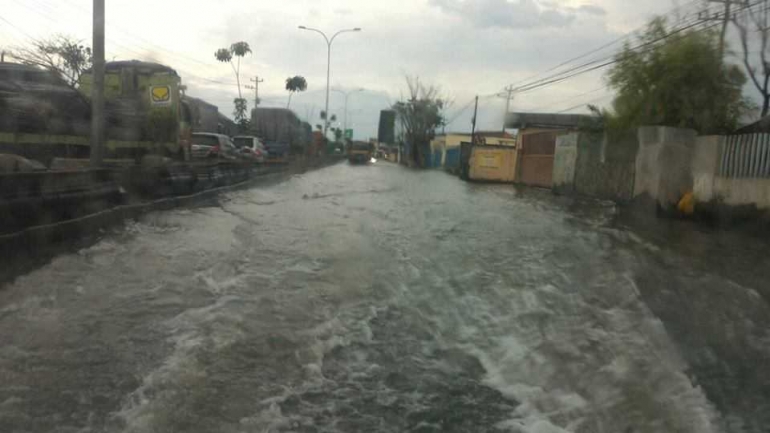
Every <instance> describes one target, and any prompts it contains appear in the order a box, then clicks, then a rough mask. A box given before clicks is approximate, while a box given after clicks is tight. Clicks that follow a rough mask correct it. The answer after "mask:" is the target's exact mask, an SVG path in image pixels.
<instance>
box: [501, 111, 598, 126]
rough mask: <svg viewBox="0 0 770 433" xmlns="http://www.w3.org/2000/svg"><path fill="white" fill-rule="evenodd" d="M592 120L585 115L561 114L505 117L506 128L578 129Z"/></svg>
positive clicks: (509, 114)
mask: <svg viewBox="0 0 770 433" xmlns="http://www.w3.org/2000/svg"><path fill="white" fill-rule="evenodd" d="M589 120H591V116H588V115H585V114H559V113H508V114H507V115H506V116H505V127H506V128H517V129H524V128H546V129H551V128H552V129H563V128H577V127H578V126H580V125H581V124H582V123H583V122H585V121H589Z"/></svg>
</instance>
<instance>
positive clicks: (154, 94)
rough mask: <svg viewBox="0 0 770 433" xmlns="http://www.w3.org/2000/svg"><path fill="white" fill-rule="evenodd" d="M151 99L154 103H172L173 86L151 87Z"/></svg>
mask: <svg viewBox="0 0 770 433" xmlns="http://www.w3.org/2000/svg"><path fill="white" fill-rule="evenodd" d="M150 101H151V102H152V105H169V104H170V103H171V87H169V86H152V87H150Z"/></svg>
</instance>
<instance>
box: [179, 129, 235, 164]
mask: <svg viewBox="0 0 770 433" xmlns="http://www.w3.org/2000/svg"><path fill="white" fill-rule="evenodd" d="M190 149H191V154H192V157H193V159H205V158H216V159H228V160H235V159H238V151H237V149H236V148H235V144H234V143H233V141H232V140H230V137H228V136H226V135H223V134H213V133H209V132H196V133H194V134H193V135H192V145H191V146H190Z"/></svg>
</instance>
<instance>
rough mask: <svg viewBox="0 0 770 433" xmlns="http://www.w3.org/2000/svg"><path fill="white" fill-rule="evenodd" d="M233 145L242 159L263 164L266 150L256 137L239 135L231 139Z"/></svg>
mask: <svg viewBox="0 0 770 433" xmlns="http://www.w3.org/2000/svg"><path fill="white" fill-rule="evenodd" d="M233 143H235V147H236V148H238V153H239V154H240V155H241V156H242V157H244V158H246V159H249V160H252V161H255V162H265V159H266V158H267V149H266V148H265V145H264V144H263V143H262V141H261V140H260V139H259V138H258V137H254V136H252V135H239V136H237V137H233Z"/></svg>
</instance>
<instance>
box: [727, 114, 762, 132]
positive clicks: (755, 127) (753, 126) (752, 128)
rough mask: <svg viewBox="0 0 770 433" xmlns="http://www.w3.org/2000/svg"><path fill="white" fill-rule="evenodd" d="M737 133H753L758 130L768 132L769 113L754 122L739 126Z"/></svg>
mask: <svg viewBox="0 0 770 433" xmlns="http://www.w3.org/2000/svg"><path fill="white" fill-rule="evenodd" d="M735 132H736V133H737V134H753V133H758V132H770V115H768V116H765V117H763V118H761V119H759V120H757V121H756V122H754V123H750V124H748V125H746V126H743V127H741V128H740V129H738V130H737V131H735Z"/></svg>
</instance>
